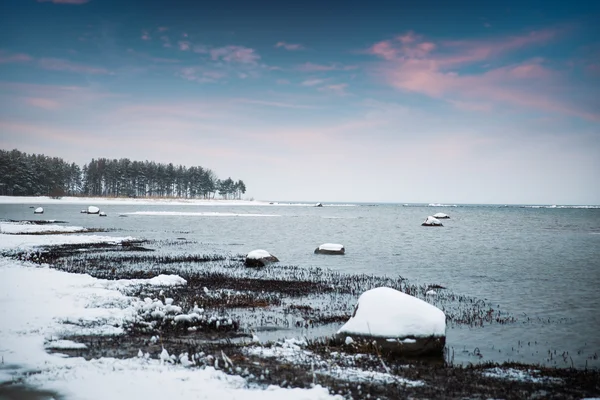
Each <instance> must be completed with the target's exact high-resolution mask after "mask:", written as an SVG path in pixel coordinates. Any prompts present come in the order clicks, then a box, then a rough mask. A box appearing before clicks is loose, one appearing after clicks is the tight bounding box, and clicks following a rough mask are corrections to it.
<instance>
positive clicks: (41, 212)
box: [33, 207, 44, 214]
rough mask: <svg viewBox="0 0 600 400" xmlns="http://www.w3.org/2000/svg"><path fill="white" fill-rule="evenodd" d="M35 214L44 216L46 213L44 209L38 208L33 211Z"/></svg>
mask: <svg viewBox="0 0 600 400" xmlns="http://www.w3.org/2000/svg"><path fill="white" fill-rule="evenodd" d="M33 213H34V214H43V213H44V209H43V208H42V207H38V208H36V209H35V210H33Z"/></svg>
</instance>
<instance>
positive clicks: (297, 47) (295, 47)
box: [275, 42, 304, 51]
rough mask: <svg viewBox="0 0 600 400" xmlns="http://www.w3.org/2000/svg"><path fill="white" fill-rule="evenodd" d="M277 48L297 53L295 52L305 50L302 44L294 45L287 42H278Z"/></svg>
mask: <svg viewBox="0 0 600 400" xmlns="http://www.w3.org/2000/svg"><path fill="white" fill-rule="evenodd" d="M275 47H276V48H280V47H282V48H284V49H286V50H290V51H295V50H303V49H304V46H302V45H301V44H293V43H286V42H277V43H276V44H275Z"/></svg>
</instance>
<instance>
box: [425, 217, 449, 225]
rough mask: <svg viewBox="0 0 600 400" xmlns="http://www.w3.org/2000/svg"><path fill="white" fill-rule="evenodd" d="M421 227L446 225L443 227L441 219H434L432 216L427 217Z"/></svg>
mask: <svg viewBox="0 0 600 400" xmlns="http://www.w3.org/2000/svg"><path fill="white" fill-rule="evenodd" d="M421 226H444V225H442V223H441V222H440V220H439V219H437V218H434V217H432V216H431V215H430V216H429V217H427V219H426V220H425V222H423V223H422V224H421Z"/></svg>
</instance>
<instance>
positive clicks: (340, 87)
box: [319, 83, 348, 96]
mask: <svg viewBox="0 0 600 400" xmlns="http://www.w3.org/2000/svg"><path fill="white" fill-rule="evenodd" d="M346 88H348V84H347V83H338V84H335V85H326V86H322V87H320V88H319V91H320V92H329V93H334V94H337V95H338V96H347V95H348V92H346Z"/></svg>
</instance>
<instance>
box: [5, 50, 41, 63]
mask: <svg viewBox="0 0 600 400" xmlns="http://www.w3.org/2000/svg"><path fill="white" fill-rule="evenodd" d="M31 60H33V57H31V56H30V55H28V54H24V53H17V54H9V53H6V52H3V51H0V64H9V63H21V62H28V61H31Z"/></svg>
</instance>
